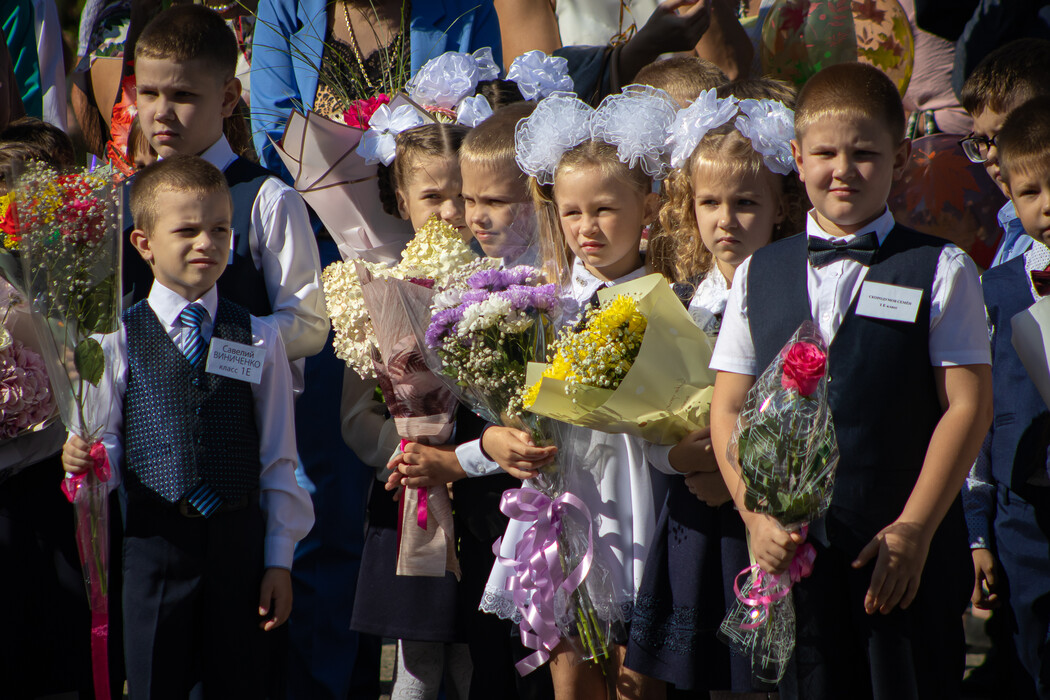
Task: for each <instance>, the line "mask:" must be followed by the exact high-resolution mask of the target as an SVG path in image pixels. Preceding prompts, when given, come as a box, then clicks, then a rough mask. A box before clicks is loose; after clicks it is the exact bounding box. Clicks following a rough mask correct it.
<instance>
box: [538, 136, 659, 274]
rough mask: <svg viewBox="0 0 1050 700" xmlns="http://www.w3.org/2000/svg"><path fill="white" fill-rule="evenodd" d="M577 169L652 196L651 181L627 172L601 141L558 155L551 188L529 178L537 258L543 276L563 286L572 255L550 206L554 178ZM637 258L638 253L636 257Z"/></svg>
mask: <svg viewBox="0 0 1050 700" xmlns="http://www.w3.org/2000/svg"><path fill="white" fill-rule="evenodd" d="M580 168H597V169H598V170H599V171H600V172H601V173H602V174H603V175H606V176H612V177H616V178H619V179H621V180H622V181H623V182H625V183H626V184H628V185H629V186H631V187H633V188H634V189H636V190H637V191H638V192H640V193H641V194H643V195H647V194H649V193H650V192H652V187H653V180H652V178H650V177H649V176H648V175H646V174H645V173H644V172H643V171H642V169H641V168H640V167H636V168H629V167H628V166H627V165H626V164H624V163H623V162H622V161H621V160H620V157H619V155H618V154H617V151H616V146H613V145H611V144H608V143H606V142H604V141H598V140H596V139H589V140H587V141H584V142H583V143H581V144H579V145H578V146H575V147H573V148H571V149H569V150H568V151H566V152H565V154H564V155H562V157H561V160H560V161H558V167H557V168H556V169H555V170H554V184H553V185H540V184H539V183H537V182H536V178H531V177H530V178H529V187H530V190H531V191H532V199H533V202H534V204H535V206H536V218H537V220H538V222H539V231H540V233H539V241H540V255H541V258H542V260H543V272H544V273H545V274H546V276H547V278H548V279H549V280H551V281H552V282H559V283H560V284H563V285H564V284H567V283H568V281H569V270H570V269H571V267H572V251H571V250H570V249H569V247H568V245H566V242H565V232H564V231H563V230H562V227H561V217H560V216H559V215H558V207H557V205H556V204H555V202H554V191H555V189H557V186H558V175H559V174H562V173H565V172H566V171H570V170H577V169H580ZM639 254H640V253H639Z"/></svg>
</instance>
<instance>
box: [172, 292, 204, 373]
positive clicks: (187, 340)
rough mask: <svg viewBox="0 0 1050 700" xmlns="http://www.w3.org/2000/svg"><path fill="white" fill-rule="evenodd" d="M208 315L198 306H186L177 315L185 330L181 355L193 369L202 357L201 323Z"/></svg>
mask: <svg viewBox="0 0 1050 700" xmlns="http://www.w3.org/2000/svg"><path fill="white" fill-rule="evenodd" d="M207 315H208V311H207V310H206V309H205V308H204V307H203V306H201V305H200V304H196V303H194V304H187V306H186V308H185V309H183V310H182V313H181V314H179V320H180V321H182V325H183V326H184V327H185V328H186V331H185V333H186V334H185V336H184V337H183V339H182V340H183V343H182V345H183V347H182V354H183V355H185V356H186V359H187V360H189V361H190V364H191V365H193V366H194V367H196V366H197V363H198V362H200V361H201V358H202V357H204V338H203V337H201V322H202V321H204V318H205V317H206V316H207Z"/></svg>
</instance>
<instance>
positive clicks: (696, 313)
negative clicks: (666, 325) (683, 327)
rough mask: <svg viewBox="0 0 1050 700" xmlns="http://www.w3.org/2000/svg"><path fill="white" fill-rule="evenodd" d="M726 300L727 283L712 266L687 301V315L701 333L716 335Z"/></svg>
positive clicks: (714, 266) (716, 268)
mask: <svg viewBox="0 0 1050 700" xmlns="http://www.w3.org/2000/svg"><path fill="white" fill-rule="evenodd" d="M728 300H729V282H728V280H726V278H725V275H723V274H722V271H721V270H719V269H718V266H717V265H712V266H711V270H710V271H709V272H708V273H707V274H706V275H704V279H703V280H701V281H700V284H698V285H697V286H696V291H695V292H693V298H692V299H690V300H689V315H690V316H692V317H693V322H694V323H695V324H696V325H697V326H699V327H700V329H701V330H702V331H704V332H705V333H707V334H708V335H717V334H718V329H719V327H720V326H721V325H722V314H724V313H725V310H726V302H727V301H728Z"/></svg>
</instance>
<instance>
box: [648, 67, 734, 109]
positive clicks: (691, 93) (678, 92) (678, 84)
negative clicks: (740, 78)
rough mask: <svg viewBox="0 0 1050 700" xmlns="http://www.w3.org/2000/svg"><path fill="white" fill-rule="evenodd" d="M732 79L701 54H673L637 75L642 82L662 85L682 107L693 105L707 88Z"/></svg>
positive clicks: (660, 86)
mask: <svg viewBox="0 0 1050 700" xmlns="http://www.w3.org/2000/svg"><path fill="white" fill-rule="evenodd" d="M727 80H729V78H727V77H726V74H725V73H723V72H722V69H721V68H719V67H718V66H716V65H715V64H713V63H711V62H710V61H705V60H704V59H702V58H700V57H699V56H672V57H671V58H665V59H663V60H660V61H653V62H652V63H650V64H649V65H647V66H644V67H643V68H642V69H641V70H640V71H638V74H637V75H636V76H634V82H636V83H637V84H639V85H651V86H652V87H654V88H660V89H661V90H663V91H664V92H666V93H667V94H668V95H670V96H671V97H672V98H674V101H675V102H677V103H678V104H679V105H681V106H682V107H686V106H688V105H690V104H692V103H693V102H694V101H695V100H696V98H697V97H699V96H700V93H701V92H703V91H704V90H711V89H714V88H716V87H718V86H719V85H722V84H723V83H725V82H726V81H727Z"/></svg>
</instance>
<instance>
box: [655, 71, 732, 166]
mask: <svg viewBox="0 0 1050 700" xmlns="http://www.w3.org/2000/svg"><path fill="white" fill-rule="evenodd" d="M737 102H738V100H737V99H736V98H735V97H733V96H732V95H730V96H729V97H726V98H724V99H723V98H720V97H718V94H717V93H716V92H715V91H714V90H713V89H712V90H704V91H703V92H701V93H700V96H699V97H697V98H696V100H695V101H694V102H693V104H691V105H689V106H688V107H686V108H685V109H683V110H681V111H680V112H678V114H677V115H676V116H675V119H674V124H673V125H672V126H671V134H670V136H668V137H667V142H668V143H669V144H671V145H672V146H673V148H672V149H671V165H672V167H675V168H681V167H682V166H683V165H685V162H686V161H687V160H689V156H691V155H693V151H695V150H696V147H697V145H698V144H699V143H700V141H702V140H703V138H704V136H707V132H709V131H711V130H712V129H717V128H718V127H720V126H722V125H723V124H728V123H729V120H730V119H732V118H733V117H735V116H736V115H737V113H738V111H739V110H738V109H737Z"/></svg>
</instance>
